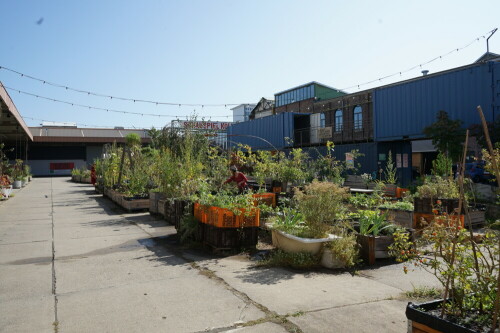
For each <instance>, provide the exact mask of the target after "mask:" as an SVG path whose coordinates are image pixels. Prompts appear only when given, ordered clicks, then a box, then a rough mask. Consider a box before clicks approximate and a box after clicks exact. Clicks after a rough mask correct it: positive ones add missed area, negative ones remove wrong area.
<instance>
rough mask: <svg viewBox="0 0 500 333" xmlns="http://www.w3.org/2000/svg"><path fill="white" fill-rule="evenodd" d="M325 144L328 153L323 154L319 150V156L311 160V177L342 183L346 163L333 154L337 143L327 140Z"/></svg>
mask: <svg viewBox="0 0 500 333" xmlns="http://www.w3.org/2000/svg"><path fill="white" fill-rule="evenodd" d="M325 146H326V154H325V155H322V154H321V153H320V152H319V151H317V154H318V155H319V157H318V158H316V159H315V160H314V161H312V162H311V167H310V169H311V171H312V172H311V176H312V177H311V178H312V179H314V178H316V179H319V180H324V181H330V182H333V183H336V184H339V185H342V184H343V182H344V178H343V177H342V174H343V173H344V172H345V164H344V163H342V162H341V161H338V160H336V159H335V156H333V152H334V150H335V144H334V143H333V142H331V141H327V142H326V145H325Z"/></svg>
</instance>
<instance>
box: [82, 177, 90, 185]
mask: <svg viewBox="0 0 500 333" xmlns="http://www.w3.org/2000/svg"><path fill="white" fill-rule="evenodd" d="M81 182H82V183H85V184H90V177H82V178H81Z"/></svg>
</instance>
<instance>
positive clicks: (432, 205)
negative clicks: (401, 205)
mask: <svg viewBox="0 0 500 333" xmlns="http://www.w3.org/2000/svg"><path fill="white" fill-rule="evenodd" d="M438 200H439V201H441V209H442V211H443V213H444V212H445V213H448V214H451V213H453V212H454V211H455V209H456V208H458V199H431V198H414V199H413V206H414V211H415V213H423V214H432V210H433V209H436V208H437V207H438V204H437V201H438ZM463 213H464V212H463V211H462V214H463Z"/></svg>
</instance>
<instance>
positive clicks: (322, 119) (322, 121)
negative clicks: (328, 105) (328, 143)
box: [319, 113, 326, 128]
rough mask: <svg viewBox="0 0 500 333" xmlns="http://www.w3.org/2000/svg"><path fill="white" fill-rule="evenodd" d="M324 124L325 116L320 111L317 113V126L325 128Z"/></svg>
mask: <svg viewBox="0 0 500 333" xmlns="http://www.w3.org/2000/svg"><path fill="white" fill-rule="evenodd" d="M325 126H326V117H325V114H324V113H320V115H319V127H321V128H325Z"/></svg>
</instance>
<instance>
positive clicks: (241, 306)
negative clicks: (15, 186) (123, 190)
mask: <svg viewBox="0 0 500 333" xmlns="http://www.w3.org/2000/svg"><path fill="white" fill-rule="evenodd" d="M14 193H15V196H14V197H13V198H10V199H9V200H7V201H2V202H0V332H175V333H178V332H214V333H215V332H241V333H250V332H266V333H281V332H406V330H407V320H406V317H405V314H404V313H405V307H406V304H407V302H408V299H406V298H405V297H404V291H408V290H413V289H414V288H415V287H419V286H424V285H426V286H439V284H438V283H437V281H436V280H435V279H434V278H433V276H431V275H429V274H427V273H425V272H423V271H416V272H412V273H410V274H408V275H405V274H404V273H403V269H402V265H400V264H394V263H392V262H389V261H384V262H383V263H382V264H381V265H378V266H375V267H370V268H365V269H362V270H359V271H358V272H357V274H354V275H353V274H350V273H347V272H341V271H330V270H326V269H324V270H318V271H314V272H303V271H295V270H290V269H283V268H257V267H255V265H254V262H253V261H251V260H249V258H248V257H247V256H245V255H235V256H229V257H218V256H214V255H210V254H207V253H204V252H203V251H201V250H188V249H183V248H182V247H181V246H179V244H178V242H177V238H176V236H175V229H174V227H173V226H170V225H167V224H166V223H165V222H164V221H161V220H158V219H155V218H153V217H151V216H149V214H148V213H137V214H128V213H125V212H124V211H122V210H120V209H119V208H117V207H116V206H115V205H114V204H113V203H112V202H111V201H109V200H107V199H106V198H103V197H102V196H101V195H97V194H95V192H94V191H93V187H92V186H90V185H86V184H75V183H72V182H70V180H69V178H35V179H34V180H33V181H32V182H31V183H30V184H29V185H28V186H27V187H25V188H23V189H21V190H15V192H14Z"/></svg>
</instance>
